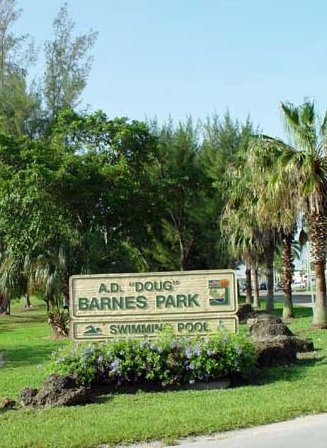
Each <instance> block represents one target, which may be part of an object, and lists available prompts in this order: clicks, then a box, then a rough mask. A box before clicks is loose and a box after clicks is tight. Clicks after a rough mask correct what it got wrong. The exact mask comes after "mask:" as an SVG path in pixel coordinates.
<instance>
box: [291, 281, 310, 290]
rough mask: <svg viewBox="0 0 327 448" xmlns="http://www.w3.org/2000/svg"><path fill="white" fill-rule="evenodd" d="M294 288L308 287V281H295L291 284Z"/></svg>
mask: <svg viewBox="0 0 327 448" xmlns="http://www.w3.org/2000/svg"><path fill="white" fill-rule="evenodd" d="M291 287H292V289H304V288H306V287H307V284H306V282H293V283H292V284H291Z"/></svg>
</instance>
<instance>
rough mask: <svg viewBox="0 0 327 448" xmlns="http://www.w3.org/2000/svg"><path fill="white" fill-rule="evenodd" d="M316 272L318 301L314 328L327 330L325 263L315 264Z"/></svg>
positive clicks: (315, 309)
mask: <svg viewBox="0 0 327 448" xmlns="http://www.w3.org/2000/svg"><path fill="white" fill-rule="evenodd" d="M315 271H316V301H315V307H314V310H313V321H312V326H313V327H314V328H327V310H326V280H325V263H324V262H323V261H317V262H316V263H315Z"/></svg>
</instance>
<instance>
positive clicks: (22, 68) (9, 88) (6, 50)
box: [0, 0, 41, 135]
mask: <svg viewBox="0 0 327 448" xmlns="http://www.w3.org/2000/svg"><path fill="white" fill-rule="evenodd" d="M16 5H17V2H16V0H1V2H0V131H2V132H3V133H9V134H12V135H23V134H25V133H28V134H31V133H33V131H34V128H35V126H36V121H38V120H39V119H40V114H41V112H40V107H41V105H40V101H41V100H40V95H39V93H38V91H37V89H36V88H35V87H33V85H32V86H31V87H29V86H28V83H27V74H28V67H29V66H30V64H31V63H32V62H33V61H34V60H35V51H34V48H33V43H32V41H31V39H30V37H29V36H28V35H21V36H16V35H15V34H14V33H13V31H12V28H13V26H14V25H15V24H16V21H17V20H18V19H19V17H20V13H21V12H20V10H18V9H17V6H16Z"/></svg>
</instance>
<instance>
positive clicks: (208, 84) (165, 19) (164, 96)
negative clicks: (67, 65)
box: [15, 0, 327, 138]
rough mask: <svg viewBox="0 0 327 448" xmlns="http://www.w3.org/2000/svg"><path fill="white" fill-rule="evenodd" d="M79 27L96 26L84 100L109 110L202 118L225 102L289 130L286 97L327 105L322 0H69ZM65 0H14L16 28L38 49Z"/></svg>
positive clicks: (325, 7) (134, 115) (267, 129)
mask: <svg viewBox="0 0 327 448" xmlns="http://www.w3.org/2000/svg"><path fill="white" fill-rule="evenodd" d="M67 3H68V7H69V12H70V15H71V17H72V18H73V19H74V21H75V23H76V33H77V34H81V33H85V32H87V31H88V30H90V29H93V30H94V31H98V33H99V35H98V39H97V42H96V44H95V46H94V49H93V55H94V62H93V67H92V71H91V73H90V76H89V80H88V86H87V88H86V90H85V92H84V94H83V103H82V105H83V107H86V106H88V107H89V110H90V111H92V110H98V109H102V110H104V111H105V112H106V113H107V114H108V116H109V117H114V116H127V117H129V118H131V119H139V120H143V119H145V118H146V117H147V118H153V117H155V116H156V117H157V118H158V119H159V121H164V120H166V119H167V118H168V116H169V115H171V116H172V118H173V119H174V121H176V122H177V121H179V120H184V119H185V117H186V116H187V115H191V116H192V117H193V118H194V119H205V118H206V117H207V116H208V115H210V114H212V113H214V112H215V113H217V114H218V115H220V116H222V115H223V114H224V113H225V112H226V110H227V109H228V110H229V112H230V114H231V116H232V117H233V118H234V119H238V120H240V121H244V120H245V119H246V117H247V116H248V115H250V117H251V120H252V122H253V123H254V124H255V125H258V126H259V127H260V128H261V130H262V131H263V132H264V133H266V134H269V135H272V136H276V137H281V138H284V137H285V133H284V128H283V123H282V116H281V113H280V108H279V105H280V102H281V101H284V102H285V101H290V102H292V103H294V104H295V105H299V104H301V103H302V102H303V100H304V98H309V99H312V100H314V101H315V102H316V105H317V108H318V110H319V111H320V113H321V114H322V113H323V112H324V110H325V108H326V106H327V88H326V87H327V57H326V55H327V31H326V30H327V28H326V23H327V2H326V1H325V0H311V1H309V0H275V1H273V0H93V1H90V0H68V1H67ZM62 4H63V1H60V0H17V5H18V7H19V8H22V15H21V17H20V19H19V21H18V22H17V24H16V29H15V32H17V33H21V34H24V33H29V34H30V35H32V36H33V37H34V39H35V43H36V45H37V46H38V47H39V49H40V54H39V58H38V62H37V63H36V65H35V66H34V71H35V73H38V75H41V74H42V72H43V70H44V66H43V59H42V47H43V43H44V41H45V40H47V39H51V33H52V21H53V18H54V17H55V15H56V12H57V11H58V9H59V8H60V6H61V5H62Z"/></svg>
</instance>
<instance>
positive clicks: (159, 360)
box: [52, 328, 256, 387]
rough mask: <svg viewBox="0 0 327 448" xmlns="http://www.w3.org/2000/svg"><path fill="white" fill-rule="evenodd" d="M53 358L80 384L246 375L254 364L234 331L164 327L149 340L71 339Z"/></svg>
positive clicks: (251, 350) (251, 349) (249, 348)
mask: <svg viewBox="0 0 327 448" xmlns="http://www.w3.org/2000/svg"><path fill="white" fill-rule="evenodd" d="M54 358H55V359H54V364H53V367H52V371H53V372H54V373H59V374H62V375H73V376H75V377H77V379H78V380H79V382H80V383H82V384H108V385H112V386H116V387H119V386H121V385H130V384H132V385H143V384H146V383H151V384H154V385H160V386H162V387H165V386H178V385H182V384H194V383H195V382H200V381H207V382H208V381H215V380H221V379H225V378H229V379H232V378H233V377H235V376H240V377H242V378H247V377H248V376H249V375H250V373H251V371H252V370H253V368H254V367H255V364H256V350H255V346H254V344H252V342H251V341H250V340H249V338H246V337H242V336H238V335H230V334H227V333H219V334H216V335H214V336H212V337H210V338H209V337H206V338H201V337H189V336H183V337H181V338H177V337H175V336H174V334H173V333H172V332H171V331H170V330H169V328H167V329H166V331H163V332H162V333H160V334H159V335H158V337H156V338H154V339H153V340H145V339H138V340H137V339H136V340H135V339H116V340H114V341H109V342H107V343H99V344H90V343H89V344H82V345H81V344H73V346H72V347H68V348H64V349H61V350H60V351H59V353H57V354H56V355H55V357H54Z"/></svg>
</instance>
